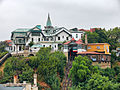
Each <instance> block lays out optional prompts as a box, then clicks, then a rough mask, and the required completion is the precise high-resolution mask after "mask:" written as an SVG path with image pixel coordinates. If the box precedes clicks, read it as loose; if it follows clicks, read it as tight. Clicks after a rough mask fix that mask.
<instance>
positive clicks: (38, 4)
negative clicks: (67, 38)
mask: <svg viewBox="0 0 120 90" xmlns="http://www.w3.org/2000/svg"><path fill="white" fill-rule="evenodd" d="M48 13H49V14H50V17H51V21H52V25H53V26H57V27H65V28H67V29H71V28H79V29H90V28H106V29H107V30H108V29H110V28H114V27H119V26H120V0H0V40H9V39H10V36H11V32H12V31H14V30H15V29H17V28H33V27H35V26H36V25H41V26H42V28H44V26H45V25H46V21H47V15H48Z"/></svg>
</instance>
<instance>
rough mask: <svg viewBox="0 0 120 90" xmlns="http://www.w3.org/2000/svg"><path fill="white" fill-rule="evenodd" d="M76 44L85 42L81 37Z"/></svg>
mask: <svg viewBox="0 0 120 90" xmlns="http://www.w3.org/2000/svg"><path fill="white" fill-rule="evenodd" d="M75 43H76V44H83V42H82V40H81V39H79V40H78V41H76V42H75Z"/></svg>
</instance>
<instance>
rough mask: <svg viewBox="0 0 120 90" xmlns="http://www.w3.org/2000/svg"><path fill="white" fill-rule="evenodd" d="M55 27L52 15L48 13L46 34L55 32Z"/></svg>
mask: <svg viewBox="0 0 120 90" xmlns="http://www.w3.org/2000/svg"><path fill="white" fill-rule="evenodd" d="M53 29H54V27H53V26H52V23H51V19H50V15H49V13H48V18H47V23H46V26H45V29H44V31H45V33H46V34H50V33H52V32H53Z"/></svg>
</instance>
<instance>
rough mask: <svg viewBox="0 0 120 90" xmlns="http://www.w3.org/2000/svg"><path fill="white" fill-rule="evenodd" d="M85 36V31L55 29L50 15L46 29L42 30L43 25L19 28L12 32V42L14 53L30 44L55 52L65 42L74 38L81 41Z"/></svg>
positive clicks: (63, 28)
mask: <svg viewBox="0 0 120 90" xmlns="http://www.w3.org/2000/svg"><path fill="white" fill-rule="evenodd" d="M83 34H84V32H83V31H78V30H77V31H74V30H68V29H66V28H65V27H59V28H57V27H53V26H52V23H51V20H50V16H49V14H48V19H47V23H46V26H45V27H44V29H41V25H37V26H35V27H34V28H19V29H16V30H15V31H13V32H12V35H11V40H12V41H13V45H12V47H13V51H22V50H24V48H26V46H29V43H30V42H34V44H37V45H38V44H39V45H42V47H51V48H52V50H54V51H55V50H58V47H59V46H60V45H61V44H62V43H63V42H65V41H69V40H71V38H72V37H76V38H75V39H76V40H78V39H81V37H82V35H83ZM37 50H38V49H37Z"/></svg>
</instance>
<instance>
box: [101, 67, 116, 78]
mask: <svg viewBox="0 0 120 90" xmlns="http://www.w3.org/2000/svg"><path fill="white" fill-rule="evenodd" d="M102 75H104V76H107V77H109V79H110V80H112V79H114V77H115V70H114V69H113V68H112V69H111V68H106V69H104V70H103V71H102Z"/></svg>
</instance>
